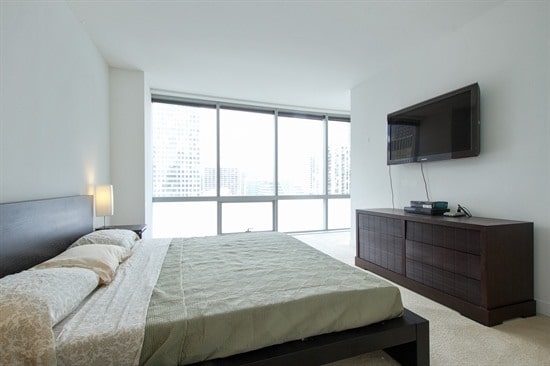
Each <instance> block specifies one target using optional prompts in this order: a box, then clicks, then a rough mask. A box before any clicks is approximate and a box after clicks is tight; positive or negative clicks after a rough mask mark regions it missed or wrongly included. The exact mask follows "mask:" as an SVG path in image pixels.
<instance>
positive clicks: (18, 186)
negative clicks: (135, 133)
mask: <svg viewBox="0 0 550 366" xmlns="http://www.w3.org/2000/svg"><path fill="white" fill-rule="evenodd" d="M0 6H1V11H0V14H1V22H0V24H1V25H0V26H1V31H0V37H1V44H0V54H1V59H0V61H1V62H0V67H1V68H0V74H1V79H0V80H1V82H0V202H13V201H20V200H30V199H38V198H48V197H58V196H66V195H77V194H92V193H93V189H92V188H93V186H94V185H95V184H96V183H103V182H108V181H109V98H108V67H107V65H106V63H105V61H104V60H103V58H102V57H101V55H100V54H99V52H98V51H97V49H96V47H95V45H94V44H93V43H92V42H91V40H90V38H89V37H88V35H87V34H86V33H85V32H84V31H83V30H82V28H81V26H80V24H79V23H78V21H77V20H76V18H75V17H74V15H73V14H72V13H71V11H70V10H69V9H68V7H67V6H66V4H65V3H63V2H42V3H40V2H32V3H31V2H4V1H2V2H0Z"/></svg>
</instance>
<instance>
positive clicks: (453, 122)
mask: <svg viewBox="0 0 550 366" xmlns="http://www.w3.org/2000/svg"><path fill="white" fill-rule="evenodd" d="M479 112H480V111H479V85H478V84H477V83H475V84H472V85H468V86H465V87H463V88H460V89H457V90H454V91H452V92H449V93H446V94H443V95H440V96H438V97H435V98H432V99H429V100H426V101H424V102H421V103H418V104H415V105H413V106H410V107H407V108H404V109H401V110H398V111H396V112H393V113H390V114H388V140H387V150H388V165H393V164H406V163H414V162H424V161H434V160H446V159H458V158H466V157H471V156H477V155H479V129H480V127H479V125H480V116H479Z"/></svg>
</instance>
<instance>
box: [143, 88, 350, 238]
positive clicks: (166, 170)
mask: <svg viewBox="0 0 550 366" xmlns="http://www.w3.org/2000/svg"><path fill="white" fill-rule="evenodd" d="M349 121H350V120H349V116H336V115H322V114H315V113H304V112H293V111H288V110H279V109H266V108H260V107H252V106H242V105H233V104H224V103H212V102H202V101H190V100H181V99H177V98H172V97H165V96H153V100H152V118H151V124H152V150H153V156H152V162H153V225H152V226H153V227H152V231H153V233H152V234H153V236H154V237H181V236H200V235H216V234H225V233H235V232H245V231H272V230H275V231H282V232H297V231H313V230H331V229H341V228H349V227H350V199H349V184H350V123H349Z"/></svg>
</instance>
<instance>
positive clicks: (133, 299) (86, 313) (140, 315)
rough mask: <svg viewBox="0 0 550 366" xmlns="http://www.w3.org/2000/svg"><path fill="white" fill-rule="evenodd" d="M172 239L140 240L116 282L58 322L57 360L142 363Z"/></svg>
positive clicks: (120, 364) (119, 365) (65, 362)
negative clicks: (151, 307)
mask: <svg viewBox="0 0 550 366" xmlns="http://www.w3.org/2000/svg"><path fill="white" fill-rule="evenodd" d="M169 245H170V239H149V240H140V241H139V242H137V243H136V245H135V246H134V248H133V251H134V253H133V255H132V256H131V257H130V258H129V259H128V260H127V261H126V262H124V263H122V264H121V266H120V267H119V268H118V271H117V274H116V276H115V279H114V281H113V282H112V283H111V284H109V285H108V286H103V287H100V288H98V289H97V290H96V291H94V292H93V293H92V294H91V295H90V296H89V297H88V298H87V299H86V300H85V301H83V302H82V304H81V305H80V307H79V308H77V309H76V310H75V311H74V312H73V313H72V314H71V315H69V316H68V317H67V318H65V319H64V320H63V321H62V322H60V323H59V324H57V325H56V326H55V327H54V329H53V331H54V335H55V344H56V357H57V364H58V365H67V366H68V365H73V366H78V365H86V366H89V365H113V366H114V365H116V366H125V365H138V364H139V358H140V353H141V346H142V344H143V336H144V332H145V320H146V317H147V308H148V305H149V300H150V298H151V293H152V291H153V288H154V287H155V284H156V282H157V279H158V276H159V273H160V269H161V267H162V263H163V261H164V257H165V255H166V251H167V249H168V247H169Z"/></svg>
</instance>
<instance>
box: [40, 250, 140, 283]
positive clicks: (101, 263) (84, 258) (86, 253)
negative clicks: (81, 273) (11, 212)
mask: <svg viewBox="0 0 550 366" xmlns="http://www.w3.org/2000/svg"><path fill="white" fill-rule="evenodd" d="M131 255H132V251H131V250H130V249H127V248H124V247H120V246H116V245H108V244H88V245H81V246H77V247H73V248H69V249H67V250H66V251H64V252H63V253H61V254H59V255H58V256H56V257H53V258H52V259H49V260H47V261H45V262H43V263H40V264H39V265H36V266H34V268H35V269H41V268H60V267H79V268H86V269H89V270H92V271H94V272H95V273H96V274H97V275H98V276H99V279H100V283H101V284H107V283H110V282H111V281H112V280H113V278H114V277H115V273H116V270H117V268H118V265H119V264H120V263H122V262H124V261H125V260H126V259H127V258H129V257H130V256H131Z"/></svg>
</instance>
